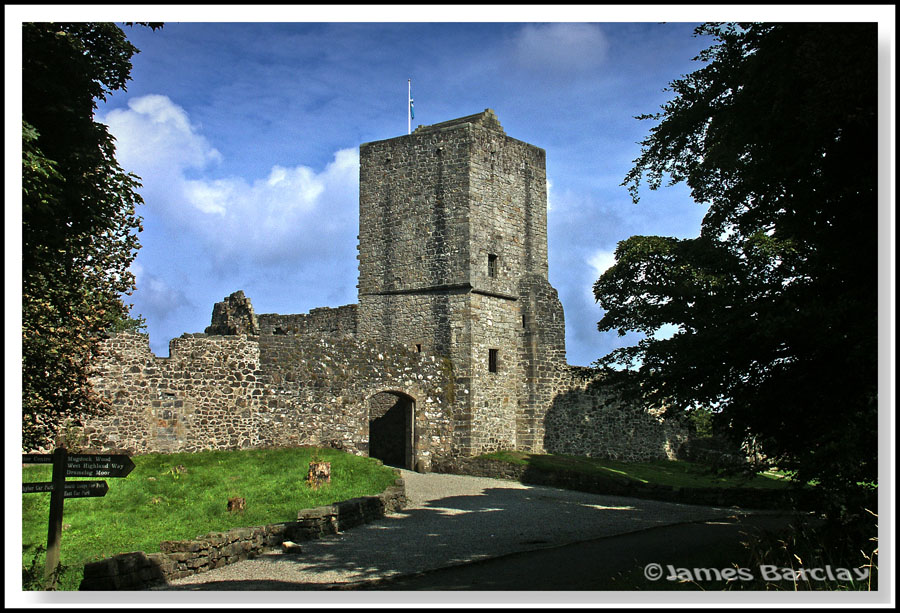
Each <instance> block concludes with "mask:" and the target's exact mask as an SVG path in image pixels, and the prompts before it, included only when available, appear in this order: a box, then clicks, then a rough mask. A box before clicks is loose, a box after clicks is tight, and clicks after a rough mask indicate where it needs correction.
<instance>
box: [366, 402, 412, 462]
mask: <svg viewBox="0 0 900 613" xmlns="http://www.w3.org/2000/svg"><path fill="white" fill-rule="evenodd" d="M415 408H416V401H415V399H414V398H413V397H412V396H409V395H407V394H404V393H402V392H390V391H386V392H379V393H377V394H375V395H373V396H371V397H370V398H369V400H368V412H369V457H372V458H378V459H379V460H381V461H382V462H384V463H385V464H386V465H388V466H395V467H398V468H406V469H409V470H412V469H413V468H414V466H413V464H414V457H415V450H414V440H415V426H414V424H415V419H414V414H415Z"/></svg>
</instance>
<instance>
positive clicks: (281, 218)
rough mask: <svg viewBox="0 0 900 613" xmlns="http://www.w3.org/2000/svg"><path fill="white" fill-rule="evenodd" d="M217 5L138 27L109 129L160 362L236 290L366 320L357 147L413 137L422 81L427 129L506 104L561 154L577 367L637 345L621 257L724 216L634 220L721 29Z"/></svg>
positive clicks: (555, 217) (660, 215) (280, 305)
mask: <svg viewBox="0 0 900 613" xmlns="http://www.w3.org/2000/svg"><path fill="white" fill-rule="evenodd" d="M220 8H221V9H222V10H223V11H224V13H223V15H222V16H217V17H216V18H221V19H226V20H228V21H229V22H217V23H202V22H196V21H190V20H192V19H196V17H194V16H193V15H191V14H190V13H185V14H184V15H182V14H181V13H179V12H178V11H177V10H175V9H174V8H173V7H168V10H160V11H159V13H158V14H152V13H151V14H148V15H147V16H146V17H137V18H144V19H152V20H164V21H166V22H167V23H166V25H165V27H164V28H163V29H161V30H157V31H155V32H154V31H151V30H150V29H148V28H142V27H133V28H131V27H124V30H125V31H126V34H127V35H128V37H129V40H131V41H132V42H133V43H134V44H135V45H136V46H137V47H138V48H139V49H140V53H139V54H138V55H136V56H135V57H134V58H133V65H134V68H133V71H132V81H131V82H129V84H128V90H127V92H116V93H115V94H114V95H112V96H111V97H110V98H109V100H108V102H107V103H106V104H101V106H100V108H99V111H98V119H99V120H100V121H102V122H104V123H107V124H108V125H109V126H110V130H111V132H112V133H113V135H114V136H115V137H116V139H117V157H118V160H119V162H120V163H121V164H122V166H124V167H125V168H126V169H127V170H129V171H131V172H134V173H135V174H137V175H139V176H140V177H142V180H143V188H142V190H141V194H142V196H143V198H144V200H145V204H144V206H143V207H142V208H141V210H140V214H141V215H142V216H143V218H144V231H143V232H142V233H141V235H140V240H141V243H142V248H141V250H140V251H139V253H138V256H137V258H136V260H135V263H134V265H133V270H134V272H135V274H136V277H137V291H136V292H135V293H134V295H133V296H131V297H130V298H129V299H128V300H127V301H128V302H131V303H133V304H134V309H133V312H134V313H135V314H141V315H143V316H144V317H145V318H146V319H147V322H148V331H149V333H150V343H151V347H152V349H153V350H154V352H155V353H156V354H157V355H161V356H165V355H168V342H169V340H170V339H171V338H173V337H177V336H180V335H181V334H182V333H185V332H202V331H203V329H204V328H205V327H206V326H207V325H209V320H210V315H211V313H212V307H213V304H214V303H215V302H217V301H220V300H222V299H223V298H224V297H225V296H227V295H228V294H230V293H232V292H234V291H236V290H239V289H240V290H243V291H244V292H245V294H246V295H247V296H249V297H250V298H251V300H252V302H253V305H254V309H255V310H256V312H257V313H273V312H274V313H301V312H307V311H309V309H311V308H316V307H320V306H332V307H335V306H340V305H344V304H348V303H353V302H356V299H357V297H356V282H357V260H356V253H357V251H356V245H357V240H356V235H357V233H358V147H359V145H360V144H361V143H363V142H367V141H373V140H379V139H384V138H391V137H395V136H399V135H402V134H405V133H406V129H407V116H406V101H407V79H412V95H413V98H414V99H415V113H416V116H415V120H414V121H413V127H415V126H416V125H418V124H432V123H437V122H441V121H445V120H448V119H452V118H455V117H459V116H463V115H468V114H472V113H476V112H479V111H482V110H483V109H485V108H491V109H493V110H494V111H495V112H496V113H497V116H498V117H499V119H500V122H501V124H502V125H503V127H504V129H505V130H506V133H507V134H508V135H509V136H512V137H514V138H517V139H520V140H524V141H526V142H529V143H532V144H534V145H537V146H539V147H542V148H544V149H545V150H546V152H547V177H548V182H549V185H550V189H549V203H550V210H549V213H548V238H549V260H550V261H549V265H550V268H549V270H550V272H549V275H550V282H551V283H552V284H553V286H554V287H556V288H557V290H558V291H559V295H560V299H561V300H562V303H563V307H564V309H565V315H566V341H567V349H568V361H569V362H570V363H572V364H580V365H587V364H590V363H591V362H592V361H593V360H595V359H597V358H599V357H601V356H602V355H604V354H606V353H607V352H609V351H610V350H612V349H614V348H615V347H618V346H621V345H623V344H631V343H633V342H635V341H636V339H637V338H638V337H637V336H630V335H629V336H626V337H624V338H621V337H618V336H617V335H616V334H615V333H614V332H613V333H605V334H601V333H599V332H598V331H597V327H596V325H597V322H598V321H599V319H600V318H601V317H602V311H601V309H600V308H599V307H598V305H597V304H596V303H595V302H594V299H593V295H592V293H591V286H592V284H593V283H594V281H595V280H596V279H597V278H598V276H599V275H600V273H601V272H602V271H603V270H605V268H606V267H608V266H609V265H610V264H612V262H613V260H612V252H613V250H614V249H615V247H616V244H617V242H618V241H621V240H624V239H626V238H628V237H629V236H632V235H635V234H658V235H666V236H677V237H691V236H696V235H697V233H698V231H699V226H700V220H701V219H702V216H703V214H704V212H705V207H703V206H701V205H699V204H697V203H694V202H693V201H691V199H690V197H689V195H688V193H687V190H686V188H685V187H684V186H683V185H682V186H675V187H670V188H665V189H662V190H659V191H657V192H650V191H648V190H645V191H644V192H643V194H642V199H641V202H640V203H639V204H637V205H635V204H633V203H632V202H631V200H630V197H629V196H628V194H627V192H626V190H625V188H624V187H622V186H621V185H620V183H621V182H622V179H623V178H624V176H625V174H626V173H627V172H628V170H629V169H630V167H631V162H632V160H633V159H634V158H636V157H637V155H638V154H639V151H640V147H639V145H638V144H637V143H638V142H639V141H640V140H641V139H642V138H644V137H645V136H646V134H647V133H648V131H649V129H650V128H651V127H652V125H653V123H652V122H650V121H638V120H636V119H635V118H634V116H635V115H639V114H642V113H652V112H656V111H658V110H659V107H660V105H662V104H663V103H665V102H666V101H667V100H668V99H669V97H670V94H669V93H668V92H666V91H664V88H665V87H666V86H667V84H668V83H669V82H670V81H671V80H673V79H675V78H678V77H680V76H682V75H683V74H686V73H688V72H691V71H693V70H695V69H697V68H699V67H700V66H701V65H702V64H701V63H700V62H696V61H692V58H694V57H695V56H696V55H697V53H698V51H699V50H701V49H703V48H705V47H707V46H708V45H709V44H710V41H709V39H708V38H705V37H694V36H693V28H694V26H695V25H696V24H697V23H698V22H699V21H700V20H702V19H706V17H704V16H702V15H697V17H698V19H696V20H692V19H679V18H678V17H679V14H678V13H674V14H673V13H671V11H669V12H668V14H667V13H665V12H662V13H660V14H659V19H660V21H662V20H663V19H669V20H670V21H668V22H667V23H660V22H658V21H652V22H649V21H644V20H645V19H646V17H648V16H649V15H646V14H644V13H646V11H642V10H640V9H641V7H633V8H632V9H631V10H630V11H625V13H623V12H622V10H621V9H619V10H618V12H612V11H607V10H601V9H603V7H591V8H587V7H584V8H582V9H581V10H580V11H579V12H578V13H577V14H578V15H579V17H577V18H575V19H573V20H572V21H568V22H558V21H555V20H558V19H560V15H564V14H563V13H558V14H557V13H554V14H553V15H554V16H553V17H552V19H553V20H554V21H553V22H547V21H542V20H546V19H548V18H550V14H549V13H547V11H546V7H545V10H544V13H543V14H541V13H540V12H538V13H533V12H532V11H530V10H529V9H528V7H520V9H521V11H524V12H523V13H522V17H519V18H521V19H522V22H517V23H509V22H499V21H495V22H480V23H479V22H449V21H446V20H447V19H452V18H454V12H449V13H446V14H442V13H441V12H440V11H435V10H434V9H430V10H429V11H427V12H424V14H423V17H422V18H421V21H420V22H408V21H400V20H408V19H411V18H413V19H414V18H416V17H415V16H414V11H413V10H412V8H410V9H409V10H404V11H403V12H398V11H397V10H396V8H395V9H393V10H392V11H389V12H387V13H384V12H382V13H377V15H378V17H376V18H377V19H379V20H382V21H380V22H373V21H365V17H366V15H371V14H372V13H371V11H368V12H364V13H361V17H360V22H356V23H346V22H340V21H339V20H342V19H346V18H348V17H351V16H348V15H342V14H340V13H341V11H340V7H330V11H327V12H326V13H323V14H320V16H317V17H316V16H314V17H310V16H309V15H306V14H305V11H304V10H302V7H282V8H284V9H290V10H282V11H278V10H277V7H276V8H273V7H268V8H260V9H259V10H258V11H257V10H255V9H254V10H253V11H252V12H248V11H247V10H237V11H234V14H233V15H232V14H229V11H230V10H233V8H232V7H220ZM570 8H571V7H570ZM457 9H458V10H456V11H455V15H456V16H457V17H458V16H459V14H460V10H462V7H457ZM420 10H422V9H421V8H420ZM463 12H468V11H463ZM720 12H721V11H720ZM119 13H121V11H118V12H117V13H114V14H112V15H111V16H110V17H107V19H108V20H109V19H120V18H118V17H117V15H118V14H119ZM532 13H533V15H534V18H533V19H528V18H527V17H528V16H529V14H532ZM485 14H486V15H488V14H489V15H490V16H491V17H490V18H492V19H494V18H496V15H498V14H499V15H503V14H507V15H508V14H509V11H508V9H507V10H506V11H505V13H504V12H497V11H495V12H493V13H485ZM569 14H570V15H571V14H572V13H571V12H570V13H569ZM517 15H518V11H517ZM607 15H611V16H613V17H614V18H615V19H616V21H603V19H605V18H607ZM210 16H211V13H210V12H209V11H203V12H202V13H201V15H200V18H201V19H202V18H207V19H208V18H210ZM392 16H396V19H397V21H392ZM653 17H654V18H656V17H657V15H656V14H654V15H653ZM673 17H675V21H671V19H672V18H673ZM50 18H52V17H45V19H50ZM84 18H87V19H90V18H92V17H90V16H86V17H84ZM123 18H129V19H134V18H135V17H133V16H128V17H124V16H123ZM292 18H296V19H298V20H300V19H304V20H305V19H314V22H301V21H297V22H290V21H284V20H286V19H292ZM466 18H469V16H468V15H467V16H466ZM429 19H430V20H431V21H428V20H429ZM252 20H263V21H252ZM266 20H271V21H266ZM586 20H591V21H586Z"/></svg>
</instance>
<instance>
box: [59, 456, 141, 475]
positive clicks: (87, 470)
mask: <svg viewBox="0 0 900 613" xmlns="http://www.w3.org/2000/svg"><path fill="white" fill-rule="evenodd" d="M132 470H134V462H132V461H131V458H130V457H128V456H127V455H109V454H90V455H81V454H72V455H70V456H69V457H68V458H67V461H66V477H126V476H128V473H130V472H131V471H132Z"/></svg>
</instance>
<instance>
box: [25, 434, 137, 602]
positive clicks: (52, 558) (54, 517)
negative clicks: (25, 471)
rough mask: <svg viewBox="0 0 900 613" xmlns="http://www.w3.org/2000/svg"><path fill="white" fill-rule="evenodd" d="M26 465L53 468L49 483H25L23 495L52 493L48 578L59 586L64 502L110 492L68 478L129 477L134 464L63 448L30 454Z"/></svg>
mask: <svg viewBox="0 0 900 613" xmlns="http://www.w3.org/2000/svg"><path fill="white" fill-rule="evenodd" d="M22 464H53V475H52V477H51V480H50V481H49V482H43V483H23V484H22V493H23V494H32V493H35V492H50V523H49V526H48V528H47V564H46V567H45V568H44V578H45V579H47V580H48V582H49V585H48V587H53V584H54V583H55V582H56V576H55V573H54V571H55V570H56V567H57V566H58V565H59V544H60V536H61V535H62V518H63V501H64V500H65V499H66V498H95V497H100V496H105V495H106V492H108V491H109V485H107V483H106V481H68V482H67V481H66V477H127V476H128V473H130V472H131V471H132V470H134V462H132V461H131V458H130V457H128V456H127V455H120V454H103V453H99V454H75V453H73V454H69V453H67V452H66V450H65V448H63V447H59V448H57V449H56V450H55V451H54V452H53V453H52V454H49V453H26V454H23V455H22Z"/></svg>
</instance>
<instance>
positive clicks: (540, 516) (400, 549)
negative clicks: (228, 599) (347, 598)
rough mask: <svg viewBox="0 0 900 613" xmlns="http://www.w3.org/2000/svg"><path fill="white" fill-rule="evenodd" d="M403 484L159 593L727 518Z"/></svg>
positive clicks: (396, 572) (308, 580)
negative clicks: (326, 525) (373, 504)
mask: <svg viewBox="0 0 900 613" xmlns="http://www.w3.org/2000/svg"><path fill="white" fill-rule="evenodd" d="M403 478H404V480H405V481H406V491H407V497H408V499H409V505H408V506H407V508H405V509H403V510H402V511H401V512H399V513H395V514H392V515H388V516H387V517H385V518H383V519H381V520H379V521H376V522H373V523H371V524H366V525H363V526H358V527H356V528H352V529H351V530H348V531H347V532H343V533H341V534H337V535H334V536H330V537H326V538H322V539H318V540H314V541H305V542H303V543H302V549H303V551H302V553H300V554H283V553H280V552H279V553H272V554H267V555H263V556H260V557H258V558H255V559H252V560H246V561H244V562H238V563H236V564H231V565H228V566H223V567H222V568H218V569H216V570H212V571H209V572H206V573H201V574H198V575H193V576H190V577H184V578H182V579H177V580H175V581H173V582H172V583H171V585H169V586H166V587H163V588H159V589H163V590H171V589H188V590H198V589H199V590H227V589H233V590H248V589H252V590H286V589H322V588H325V587H329V586H333V585H335V584H347V583H353V582H358V581H366V580H373V579H383V578H387V577H396V576H401V575H407V574H412V573H417V572H421V571H424V570H430V569H435V568H442V567H446V566H451V565H455V564H461V563H465V562H471V561H475V560H481V559H486V558H490V557H494V556H498V555H503V554H507V553H512V552H517V551H528V550H533V549H540V548H544V547H551V546H557V545H562V544H567V543H574V542H578V541H584V540H588V539H595V538H600V537H604V536H611V535H616V534H624V533H628V532H634V531H636V530H642V529H645V528H651V527H654V526H661V525H666V524H675V523H682V522H689V521H699V520H705V519H712V518H720V517H725V516H728V515H733V514H734V510H733V509H726V508H721V507H701V506H692V505H685V504H677V503H670V502H656V501H651V500H642V499H637V498H623V497H618V496H602V495H596V494H587V493H583V492H575V491H570V490H560V489H555V488H550V487H542V486H531V485H523V484H521V483H518V482H515V481H507V480H500V479H488V478H482V477H468V476H460V475H442V474H435V473H429V474H419V473H415V472H411V471H403Z"/></svg>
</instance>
